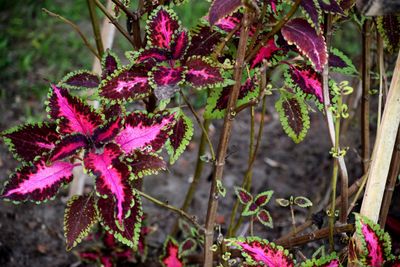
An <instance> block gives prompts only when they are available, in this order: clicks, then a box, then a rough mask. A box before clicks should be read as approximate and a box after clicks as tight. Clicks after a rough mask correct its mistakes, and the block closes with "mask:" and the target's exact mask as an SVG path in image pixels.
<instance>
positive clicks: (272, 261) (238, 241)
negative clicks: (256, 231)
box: [227, 237, 294, 267]
mask: <svg viewBox="0 0 400 267" xmlns="http://www.w3.org/2000/svg"><path fill="white" fill-rule="evenodd" d="M227 241H228V245H229V246H233V247H234V248H237V249H239V250H240V251H242V255H243V257H245V259H246V263H247V264H249V265H257V264H260V265H262V266H269V267H294V260H293V258H292V256H291V255H290V254H289V252H288V251H287V250H285V249H283V248H282V247H280V246H276V245H275V244H274V243H271V242H269V241H268V240H265V239H261V238H258V237H247V238H233V239H228V240H227Z"/></svg>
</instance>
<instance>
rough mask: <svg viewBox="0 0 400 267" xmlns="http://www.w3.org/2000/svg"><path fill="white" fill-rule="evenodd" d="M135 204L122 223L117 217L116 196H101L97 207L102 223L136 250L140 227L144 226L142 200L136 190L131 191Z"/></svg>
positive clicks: (111, 232)
mask: <svg viewBox="0 0 400 267" xmlns="http://www.w3.org/2000/svg"><path fill="white" fill-rule="evenodd" d="M131 195H132V204H133V206H132V207H130V209H129V214H127V215H128V217H126V218H124V219H123V220H122V225H120V223H119V222H118V221H117V220H116V219H115V208H114V207H115V206H117V205H116V202H115V200H114V198H106V199H105V198H99V199H98V200H97V203H96V208H97V212H98V216H99V219H100V223H101V224H102V225H103V227H104V228H105V229H106V230H107V232H109V233H110V234H112V235H113V236H114V237H115V238H116V239H117V240H119V241H120V242H122V243H123V244H125V245H127V246H129V247H131V248H133V249H134V250H136V249H137V248H138V243H139V236H140V229H141V226H142V216H143V212H142V202H141V200H140V197H139V195H138V194H137V193H135V192H134V191H133V192H131Z"/></svg>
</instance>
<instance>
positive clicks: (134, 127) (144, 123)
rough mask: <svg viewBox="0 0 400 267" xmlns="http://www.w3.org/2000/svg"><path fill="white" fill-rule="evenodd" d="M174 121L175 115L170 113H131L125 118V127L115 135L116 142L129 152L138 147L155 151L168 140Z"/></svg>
mask: <svg viewBox="0 0 400 267" xmlns="http://www.w3.org/2000/svg"><path fill="white" fill-rule="evenodd" d="M174 123H175V119H174V116H173V115H170V114H153V115H147V114H144V113H138V112H135V113H131V114H129V115H128V116H127V118H126V119H125V124H124V127H123V129H121V130H120V133H119V134H118V135H117V137H115V142H116V143H117V144H118V145H120V146H121V148H122V150H123V151H124V152H125V153H127V154H130V153H132V152H134V151H135V150H137V149H139V150H146V151H148V152H155V151H158V150H159V149H161V148H162V146H163V145H164V143H165V142H166V141H167V138H168V136H169V132H170V130H171V127H172V126H173V125H174Z"/></svg>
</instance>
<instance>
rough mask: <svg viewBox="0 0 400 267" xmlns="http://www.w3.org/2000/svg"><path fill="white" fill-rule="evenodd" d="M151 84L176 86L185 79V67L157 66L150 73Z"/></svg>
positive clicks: (155, 86)
mask: <svg viewBox="0 0 400 267" xmlns="http://www.w3.org/2000/svg"><path fill="white" fill-rule="evenodd" d="M150 80H151V84H152V86H153V87H154V88H157V87H175V86H177V85H178V84H179V83H180V82H182V80H183V68H182V67H176V68H170V67H164V66H156V67H154V68H153V69H152V71H151V74H150Z"/></svg>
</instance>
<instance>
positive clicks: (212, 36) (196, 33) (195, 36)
mask: <svg viewBox="0 0 400 267" xmlns="http://www.w3.org/2000/svg"><path fill="white" fill-rule="evenodd" d="M191 37H192V38H191V39H192V40H191V42H190V46H189V48H188V49H187V52H186V55H185V57H186V58H189V57H191V56H194V55H197V56H209V55H210V54H211V53H212V52H213V51H214V50H215V47H216V46H217V44H218V43H219V42H220V40H221V38H222V35H221V34H220V33H219V32H217V31H214V30H213V29H211V28H210V26H208V25H203V24H200V25H198V26H197V27H195V28H194V29H193V30H192V31H191Z"/></svg>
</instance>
